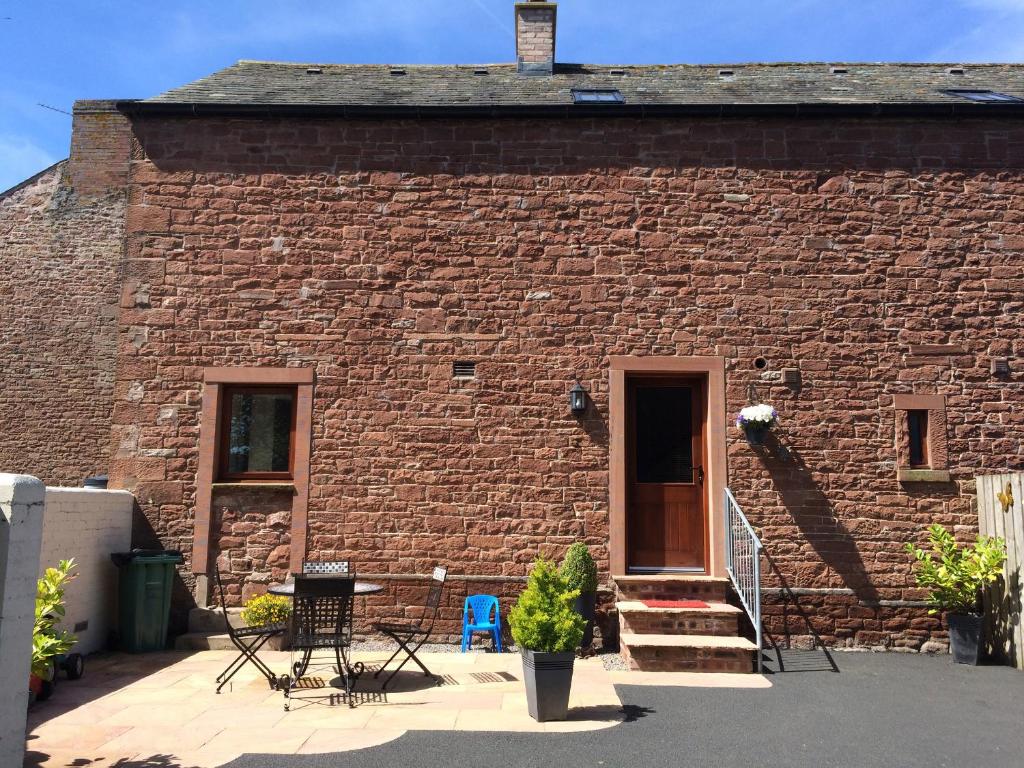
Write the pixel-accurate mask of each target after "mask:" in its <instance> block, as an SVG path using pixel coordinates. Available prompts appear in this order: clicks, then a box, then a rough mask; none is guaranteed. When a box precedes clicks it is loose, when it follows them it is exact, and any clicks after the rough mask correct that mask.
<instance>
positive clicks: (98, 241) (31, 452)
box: [0, 102, 132, 486]
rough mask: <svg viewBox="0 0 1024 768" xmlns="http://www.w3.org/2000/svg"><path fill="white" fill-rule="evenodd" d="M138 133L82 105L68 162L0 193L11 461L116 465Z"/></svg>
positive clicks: (0, 400)
mask: <svg viewBox="0 0 1024 768" xmlns="http://www.w3.org/2000/svg"><path fill="white" fill-rule="evenodd" d="M130 137H131V134H130V128H129V125H128V123H127V121H126V120H125V119H124V118H123V117H121V116H120V115H118V114H117V113H114V112H112V111H111V108H110V105H109V104H107V103H96V102H86V103H80V104H79V105H76V111H75V119H74V137H73V140H72V150H71V152H72V157H71V160H69V161H65V162H62V163H60V164H58V165H57V166H55V167H54V168H52V169H50V170H49V171H47V172H46V173H44V174H43V175H41V176H40V177H39V178H37V179H36V180H34V181H32V182H31V183H29V184H27V185H24V186H22V187H21V188H19V189H17V190H15V191H14V192H12V193H11V194H9V195H7V196H6V197H3V198H0V275H2V277H0V393H2V394H0V470H2V471H5V472H25V473H28V474H32V475H36V476H37V477H39V478H40V479H42V480H43V481H44V482H46V483H48V484H50V485H72V486H75V485H80V484H81V482H82V480H83V479H84V478H85V477H88V476H90V475H95V474H98V473H103V472H106V471H107V466H108V461H109V458H110V450H109V447H110V439H109V436H110V413H111V408H112V405H113V392H114V367H115V357H114V353H115V349H116V338H117V331H116V323H117V313H118V306H117V305H118V297H119V295H120V288H119V280H120V273H119V266H120V262H121V254H122V246H123V239H124V225H123V222H124V200H125V180H126V177H127V169H128V148H129V146H130ZM124 394H125V395H126V397H127V398H130V397H131V396H132V395H131V393H124Z"/></svg>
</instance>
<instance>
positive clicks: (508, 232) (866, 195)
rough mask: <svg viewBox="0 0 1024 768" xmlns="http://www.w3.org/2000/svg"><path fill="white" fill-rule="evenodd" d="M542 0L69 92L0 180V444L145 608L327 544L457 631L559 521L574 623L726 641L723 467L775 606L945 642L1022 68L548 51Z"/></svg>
mask: <svg viewBox="0 0 1024 768" xmlns="http://www.w3.org/2000/svg"><path fill="white" fill-rule="evenodd" d="M556 10H557V9H556V6H555V4H554V3H545V2H525V3H517V4H516V5H515V17H516V23H517V26H516V28H517V36H518V40H517V48H518V51H517V61H516V63H514V64H500V65H487V66H402V67H400V66H393V67H388V66H352V65H330V64H284V63H275V62H255V61H242V62H239V63H238V64H236V65H234V66H231V67H228V68H227V69H224V70H222V71H220V72H216V73H214V74H213V75H211V76H209V77H206V78H203V79H202V80H199V81H196V82H195V83H192V84H189V85H186V86H183V87H181V88H177V89H174V90H171V91H168V92H167V93H163V94H161V95H159V96H156V97H155V98H150V99H143V100H139V101H121V102H82V103H79V104H78V105H77V106H76V109H75V127H74V136H73V139H72V151H71V156H70V158H69V160H68V161H66V162H65V163H62V164H59V165H58V166H56V167H54V168H53V169H50V170H49V171H46V172H44V173H43V174H42V175H40V176H39V177H37V178H35V179H32V180H29V181H28V182H26V183H25V184H24V185H22V186H20V187H19V188H16V189H15V190H12V191H10V192H8V193H5V194H4V195H3V196H2V198H0V233H2V234H3V239H2V242H0V264H2V265H3V266H4V269H5V273H6V274H7V275H8V279H7V280H6V281H5V282H4V283H3V284H0V291H3V292H4V293H3V295H2V298H3V301H0V350H2V351H3V358H4V360H5V366H4V371H3V373H2V382H3V396H2V397H0V415H2V416H0V418H2V423H3V424H4V426H5V430H4V434H2V435H0V459H2V464H0V466H3V468H4V469H5V470H9V471H31V472H33V473H35V474H38V475H40V476H42V477H43V479H44V480H46V481H47V482H77V481H79V480H80V479H81V477H82V476H84V475H85V474H92V473H97V472H109V474H110V476H111V480H112V483H113V484H114V485H116V486H117V487H122V488H128V489H131V490H132V491H134V493H135V495H136V497H137V499H138V505H139V510H138V514H137V531H136V539H137V542H138V543H159V544H160V545H161V546H168V547H175V548H180V549H182V550H183V552H184V553H185V556H186V564H185V565H184V566H183V567H182V569H181V577H182V580H181V584H180V590H179V595H178V600H177V603H176V606H177V610H178V613H177V614H176V615H177V616H178V621H179V625H178V626H179V627H180V626H181V622H182V621H183V619H182V617H183V616H184V614H185V611H186V610H187V609H188V608H189V607H190V606H192V605H194V604H200V605H202V604H205V603H206V601H207V600H208V598H209V583H208V579H207V578H206V576H207V575H208V574H209V573H210V572H211V571H210V569H211V567H212V566H213V565H214V563H215V562H219V563H220V565H221V567H222V568H224V569H225V570H226V571H228V572H229V574H230V575H229V579H230V582H231V585H232V590H233V594H235V595H246V594H249V593H251V592H253V591H259V590H262V589H264V588H265V586H266V585H267V584H268V583H270V582H273V581H277V580H280V579H282V578H284V577H285V576H286V575H287V573H288V571H289V569H290V568H295V567H296V566H297V565H298V564H299V563H300V562H301V561H302V560H303V559H306V558H310V559H312V558H318V559H342V558H345V559H351V561H352V563H353V567H354V568H355V569H356V570H357V571H358V572H359V574H361V575H366V576H368V577H369V576H373V577H376V578H378V579H379V580H383V581H385V583H386V584H387V585H388V589H387V590H386V592H385V593H384V594H383V595H381V596H379V597H375V598H370V605H369V606H368V610H367V615H371V616H374V617H379V616H389V615H396V614H398V613H400V612H401V610H402V606H405V605H407V604H409V603H410V602H415V601H416V600H418V599H419V597H418V595H419V594H420V591H421V584H420V582H417V581H416V580H415V578H414V577H415V575H417V574H425V573H429V570H430V567H431V566H432V565H434V564H435V563H436V562H444V563H446V564H448V566H449V568H450V573H451V574H452V579H451V581H450V584H449V589H448V595H449V603H448V605H446V607H445V609H444V612H443V619H444V630H443V631H444V632H449V633H455V632H457V627H458V624H459V621H460V619H461V604H462V603H461V601H462V597H463V596H464V595H465V594H467V593H470V592H492V593H495V594H499V595H501V596H502V598H503V599H506V598H510V597H511V596H512V595H514V594H515V593H516V592H517V591H518V590H519V588H520V586H521V580H522V577H523V576H524V574H525V573H526V572H527V570H528V568H529V564H530V563H531V561H532V560H533V559H534V558H535V557H536V556H537V555H538V554H543V555H547V556H555V557H557V556H559V555H560V554H561V553H562V552H563V551H564V550H565V548H566V547H567V546H568V545H569V544H570V543H572V542H573V541H577V540H582V541H585V542H586V543H587V544H589V545H590V546H591V547H592V550H593V551H594V553H595V554H596V555H597V557H598V559H599V563H600V568H601V574H602V582H603V585H604V590H605V591H604V592H603V593H602V607H603V610H604V615H605V621H604V625H603V629H604V634H605V636H606V639H607V640H608V641H609V642H614V633H615V629H616V627H617V626H618V621H619V619H617V618H616V615H615V614H616V610H615V601H616V599H618V600H619V602H620V603H623V602H629V605H628V606H622V605H620V606H619V607H620V608H623V607H624V608H626V610H624V611H622V612H621V617H620V618H621V620H622V622H623V627H624V630H623V631H624V633H626V636H627V637H628V638H630V642H631V643H633V645H632V646H631V647H630V652H631V653H632V654H633V656H634V659H635V660H637V661H638V663H649V664H650V665H652V666H658V665H659V664H669V665H670V666H675V667H677V668H692V667H693V666H695V665H703V667H704V668H722V669H733V668H738V667H743V666H744V665H745V666H746V667H747V668H749V665H750V651H749V649H748V647H747V646H737V645H735V644H733V645H730V643H729V642H725V641H722V642H721V643H719V642H718V641H717V640H715V639H714V638H719V639H721V636H722V635H730V634H731V635H735V634H736V632H737V629H738V627H737V613H736V611H735V610H730V609H729V608H728V607H727V606H723V605H721V603H722V602H724V601H725V600H726V599H727V598H728V599H731V600H732V601H733V602H735V595H732V594H730V595H727V594H726V592H727V591H728V590H727V581H726V579H727V573H726V559H727V540H726V539H727V536H726V533H727V532H726V523H725V520H726V518H725V514H726V503H727V502H726V498H727V494H726V489H727V488H728V489H731V493H732V494H733V495H734V497H735V499H736V500H737V501H738V504H739V506H740V507H742V510H743V511H744V512H745V514H746V516H747V517H748V518H749V520H750V522H751V523H752V524H753V526H754V528H755V529H756V530H757V532H758V533H759V535H760V538H761V540H762V542H763V544H764V548H765V556H764V559H763V564H762V567H763V573H762V581H763V585H764V594H763V601H764V612H765V616H764V619H765V627H766V630H767V632H768V633H769V634H770V635H771V636H772V637H773V638H774V639H776V640H778V641H784V640H785V639H786V638H787V637H790V638H792V637H795V638H797V639H798V641H800V642H808V638H809V637H810V636H811V635H812V634H816V635H817V636H818V637H819V638H820V639H821V640H822V641H823V642H824V643H826V644H830V645H838V646H854V645H855V646H870V647H886V648H905V649H920V648H922V647H923V646H924V647H935V645H936V644H941V643H942V642H944V639H945V631H944V627H943V626H942V624H941V623H940V622H939V621H938V620H937V619H935V618H932V617H929V616H927V614H926V611H925V609H924V608H923V606H922V603H921V598H922V595H921V593H920V592H919V591H918V590H916V589H914V588H913V579H912V576H911V572H910V564H909V562H908V560H907V557H906V556H905V554H904V553H903V551H902V545H903V543H904V542H906V541H908V540H916V539H918V538H919V537H920V534H921V531H922V529H923V527H924V526H926V525H927V524H929V523H932V522H940V523H943V524H945V525H947V526H952V527H954V528H955V529H956V531H957V532H958V534H960V535H962V536H964V537H968V536H971V535H973V533H974V532H976V530H977V513H976V510H975V508H974V505H973V501H972V495H973V492H974V484H973V478H974V476H975V475H976V474H978V473H981V472H988V471H994V470H1008V469H1009V470H1019V469H1024V456H1022V446H1024V409H1022V408H1021V406H1022V405H1024V387H1022V381H1024V367H1022V366H1024V364H1022V362H1021V357H1022V353H1024V337H1022V333H1021V330H1022V322H1021V319H1020V318H1021V314H1020V311H1021V308H1022V306H1024V298H1022V295H1024V293H1022V292H1024V278H1022V276H1021V270H1022V266H1024V259H1022V250H1024V214H1022V211H1024V173H1022V170H1024V130H1022V128H1021V125H1022V124H1021V117H1022V115H1024V109H1022V100H1021V97H1024V67H1022V66H1017V65H967V66H951V65H939V64H920V65H918V64H843V65H838V64H834V65H829V64H825V63H817V64H814V63H812V64H745V65H737V66H728V67H726V66H689V65H673V66H621V67H616V66H603V65H602V66H591V65H577V64H561V63H555V62H556V59H555V14H556ZM563 23H566V22H565V20H563ZM568 23H571V21H570V22H568ZM577 382H578V383H579V385H580V386H581V387H582V389H583V390H584V391H585V396H584V406H585V407H584V409H583V411H582V412H581V413H576V412H573V410H571V409H570V407H569V401H568V393H569V391H570V389H571V388H573V387H574V386H575V385H576V384H577ZM758 402H760V403H770V404H772V405H773V406H774V407H775V408H776V409H777V411H778V414H779V422H778V424H777V426H776V427H775V429H774V430H773V431H772V433H771V435H770V436H769V437H768V439H767V440H766V441H765V443H764V444H763V445H753V444H751V443H750V442H748V441H747V440H746V439H744V435H743V434H742V433H741V431H740V430H738V429H737V428H736V426H735V425H734V420H735V418H736V414H737V412H738V411H739V409H740V408H742V407H743V406H745V405H748V404H751V403H758ZM659 595H661V596H666V597H670V598H671V597H697V598H705V601H706V602H707V603H709V605H710V607H709V608H706V609H700V608H693V609H692V612H691V613H685V612H684V613H679V611H678V610H677V611H676V612H675V613H672V612H671V611H670V610H669V611H668V612H666V611H660V612H659V611H658V610H657V609H656V608H650V607H646V606H644V605H642V604H640V605H638V604H637V601H636V600H633V599H631V598H636V597H652V596H659ZM505 605H506V606H507V605H508V602H507V600H506V602H505ZM741 618H742V617H741ZM659 628H660V629H661V632H662V634H658V633H656V632H655V633H654V635H652V634H651V633H652V630H657V629H659ZM739 629H740V631H742V622H740V625H739ZM677 632H689V633H696V634H697V635H700V636H707V637H705V638H704V640H702V641H700V642H690V641H689V640H687V639H686V637H687V635H677V634H676V633H677ZM651 636H654V637H659V638H660V637H665V636H671V637H670V638H669V639H668V640H660V641H650V637H651ZM690 636H691V637H692V635H690ZM708 637H710V638H711V639H710V640H709V639H708ZM680 638H682V639H680ZM658 642H660V643H662V645H661V646H658V647H655V646H657V643H658ZM701 643H703V644H701ZM928 643H931V644H932V645H929V646H926V644H928ZM627 644H629V643H627ZM666 646H667V647H668V648H669V650H668V651H666V650H665V647H666ZM645 654H646V655H645ZM666 660H667V661H666Z"/></svg>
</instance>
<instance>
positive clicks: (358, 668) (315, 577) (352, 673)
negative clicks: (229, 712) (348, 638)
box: [267, 573, 384, 709]
mask: <svg viewBox="0 0 1024 768" xmlns="http://www.w3.org/2000/svg"><path fill="white" fill-rule="evenodd" d="M303 578H306V579H309V580H312V581H321V580H322V581H337V580H338V578H339V576H338V574H336V573H323V574H320V573H317V574H305V575H304V577H303ZM383 591H384V585H383V584H376V583H374V582H372V581H358V580H357V581H356V582H355V584H353V585H352V594H353V596H360V595H361V596H364V597H365V596H366V595H376V594H377V593H379V592H383ZM267 592H269V593H270V594H272V595H280V596H282V597H294V596H295V582H294V581H286V582H285V583H283V584H273V585H271V586H270V587H268V588H267ZM353 618H354V617H353ZM350 621H351V619H350ZM293 650H294V649H293ZM311 656H312V649H311V648H307V649H304V651H303V654H302V659H301V660H300V661H298V662H295V663H293V664H292V665H291V672H292V674H293V675H294V676H295V679H296V680H298V679H299V678H301V677H302V676H303V675H304V674H305V673H306V669H307V668H308V667H309V662H310V659H311ZM293 658H294V657H293ZM339 663H341V661H340V660H339ZM344 664H345V667H346V670H345V671H346V672H347V675H348V678H351V680H352V681H353V682H354V681H355V680H358V679H359V677H360V676H361V675H362V674H363V671H364V667H363V663H362V662H356V663H355V664H353V665H351V666H349V664H348V657H347V656H346V657H344ZM340 671H341V670H339V672H340ZM346 685H347V683H346ZM286 697H287V693H286ZM286 709H287V707H286Z"/></svg>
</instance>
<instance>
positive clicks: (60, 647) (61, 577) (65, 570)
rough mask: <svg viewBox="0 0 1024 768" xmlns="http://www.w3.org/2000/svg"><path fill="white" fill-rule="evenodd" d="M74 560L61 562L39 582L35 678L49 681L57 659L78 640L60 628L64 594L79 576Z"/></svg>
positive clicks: (33, 660)
mask: <svg viewBox="0 0 1024 768" xmlns="http://www.w3.org/2000/svg"><path fill="white" fill-rule="evenodd" d="M74 567H75V561H74V558H72V559H71V560H61V561H60V563H58V565H57V567H56V568H47V569H46V570H45V571H44V572H43V577H42V578H41V579H39V581H37V582H36V609H35V620H34V622H33V625H32V674H33V675H35V676H36V677H40V678H43V679H48V678H49V676H50V664H51V660H52V659H53V657H54V656H59V655H60V654H62V653H67V652H68V651H70V650H71V646H73V645H74V644H75V641H76V640H77V639H78V638H76V637H75V636H74V635H73V634H71V633H70V632H68V631H66V630H58V629H57V625H58V624H60V622H61V621H62V620H63V618H64V590H65V588H66V587H67V584H68V582H70V581H71V580H72V579H74V578H76V577H77V576H78V574H73V573H71V571H72V569H73V568H74Z"/></svg>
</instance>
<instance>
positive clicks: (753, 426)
mask: <svg viewBox="0 0 1024 768" xmlns="http://www.w3.org/2000/svg"><path fill="white" fill-rule="evenodd" d="M778 420H779V414H778V413H777V412H776V410H775V408H774V407H773V406H771V405H767V404H761V405H748V406H747V407H746V408H743V409H741V410H740V415H739V416H737V417H736V426H737V427H739V428H740V429H741V430H743V434H744V435H746V438H747V442H749V443H750V444H751V445H761V444H762V443H764V439H765V437H766V436H767V435H768V433H769V432H771V430H772V427H774V426H775V423H776V422H777V421H778Z"/></svg>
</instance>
